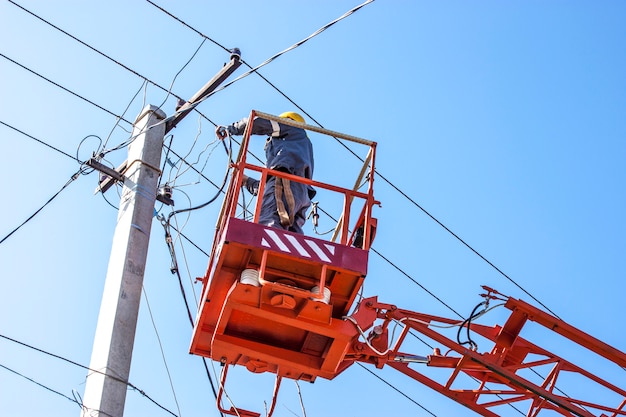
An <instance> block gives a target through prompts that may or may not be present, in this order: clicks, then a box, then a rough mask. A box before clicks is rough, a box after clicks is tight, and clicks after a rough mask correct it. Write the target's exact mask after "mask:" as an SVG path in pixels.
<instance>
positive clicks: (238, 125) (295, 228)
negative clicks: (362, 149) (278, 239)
mask: <svg viewBox="0 0 626 417" xmlns="http://www.w3.org/2000/svg"><path fill="white" fill-rule="evenodd" d="M279 117H281V118H286V119H291V120H293V121H296V122H299V123H304V118H303V117H302V116H300V115H299V114H298V113H294V112H285V113H283V114H281V115H280V116H279ZM247 124H248V118H244V119H242V120H240V121H238V122H235V123H233V124H231V125H229V126H218V127H217V128H216V130H215V133H216V134H217V136H218V137H219V138H220V139H222V140H223V139H224V138H226V137H227V136H228V135H242V134H243V132H244V130H245V129H246V126H247ZM251 133H252V134H253V135H267V136H268V138H267V140H266V142H265V158H266V162H265V163H266V166H267V167H268V168H270V169H273V170H276V171H281V172H286V173H289V174H293V175H297V176H299V177H304V178H308V179H311V178H312V177H313V145H312V144H311V141H310V140H309V138H308V136H307V134H306V131H305V130H304V129H302V128H301V127H294V126H291V125H287V124H282V123H278V122H275V121H273V120H266V119H261V118H256V119H255V120H254V124H253V125H252V132H251ZM243 180H244V181H243V186H244V187H245V188H246V189H247V190H248V191H249V192H250V193H252V194H254V195H256V193H257V191H258V189H259V180H256V179H254V178H250V177H248V176H246V175H244V177H243ZM314 195H315V190H314V189H313V187H311V186H309V185H307V184H302V183H299V182H295V181H290V180H288V179H285V178H279V177H275V176H268V178H267V182H266V184H265V191H264V192H263V202H262V203H261V213H260V215H259V223H260V224H263V225H266V226H271V227H277V228H282V229H285V230H289V231H292V232H295V233H300V234H302V233H303V231H302V226H303V225H304V222H305V220H306V211H307V209H308V208H309V206H310V205H311V198H313V196H314Z"/></svg>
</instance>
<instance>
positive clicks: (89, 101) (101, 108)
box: [0, 0, 132, 125]
mask: <svg viewBox="0 0 626 417" xmlns="http://www.w3.org/2000/svg"><path fill="white" fill-rule="evenodd" d="M9 1H11V0H9ZM0 56H1V57H2V58H4V59H6V60H8V61H11V62H12V63H14V64H15V65H17V66H19V67H20V68H22V69H24V70H26V71H28V72H30V73H31V74H34V75H36V76H38V77H39V78H41V79H43V80H45V81H47V82H49V83H50V84H52V85H54V86H56V87H58V88H60V89H61V90H63V91H65V92H68V93H70V94H72V95H73V96H75V97H78V98H80V99H81V100H84V101H86V102H87V103H89V104H91V105H92V106H95V107H97V108H99V109H100V110H102V111H104V112H106V113H109V114H110V115H111V116H115V117H116V118H118V119H120V120H123V121H125V122H126V123H128V124H130V125H132V123H131V122H129V121H128V120H126V119H124V118H123V117H121V116H118V115H117V114H115V113H113V112H112V111H110V110H107V109H105V108H104V107H102V106H100V105H99V104H96V103H94V102H93V101H91V100H89V99H87V98H85V97H83V96H81V95H80V94H77V93H75V92H73V91H72V90H70V89H68V88H65V87H63V86H62V85H61V84H59V83H57V82H54V81H52V80H51V79H49V78H46V77H44V76H43V75H41V74H39V73H38V72H36V71H34V70H32V69H30V68H28V67H26V66H25V65H22V64H20V63H19V62H17V61H15V60H13V59H11V58H9V57H8V56H6V55H4V54H3V53H0Z"/></svg>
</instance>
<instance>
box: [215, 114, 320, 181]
mask: <svg viewBox="0 0 626 417" xmlns="http://www.w3.org/2000/svg"><path fill="white" fill-rule="evenodd" d="M247 124H248V118H244V119H242V120H240V121H238V122H235V123H233V124H232V125H230V126H227V129H228V132H229V133H230V134H231V135H242V134H243V132H244V130H245V129H246V126H247ZM252 134H253V135H268V136H269V137H268V138H267V142H266V143H265V158H266V166H267V167H268V168H271V169H279V168H284V169H286V170H287V171H289V173H291V174H294V175H298V176H301V177H305V178H309V179H311V178H313V145H312V144H311V141H310V140H309V138H308V136H307V134H306V131H305V130H304V129H302V128H299V127H294V126H290V125H285V124H282V123H277V122H270V121H269V120H266V119H261V118H256V119H255V120H254V124H253V125H252Z"/></svg>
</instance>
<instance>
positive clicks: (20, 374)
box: [0, 364, 111, 416]
mask: <svg viewBox="0 0 626 417" xmlns="http://www.w3.org/2000/svg"><path fill="white" fill-rule="evenodd" d="M0 368H3V369H6V370H7V371H9V372H12V373H13V374H15V375H17V376H19V377H22V378H24V379H26V380H27V381H30V382H32V383H33V384H35V385H38V386H40V387H41V388H44V389H47V390H48V391H50V392H52V393H54V394H56V395H58V396H60V397H63V398H65V399H67V400H70V401H71V402H73V403H76V404H78V406H79V407H80V408H81V409H82V410H86V409H87V407H85V405H84V404H83V403H82V402H80V401H78V400H76V398H70V397H68V396H67V395H65V394H63V393H62V392H59V391H57V390H55V389H52V388H50V387H48V386H46V385H44V384H42V383H41V382H37V381H35V380H34V379H32V378H29V377H27V376H25V375H24V374H22V373H20V372H17V371H16V370H14V369H11V368H9V367H8V366H5V365H3V364H0ZM89 410H90V411H97V412H98V413H101V414H104V415H108V416H111V415H110V414H108V413H106V412H104V411H101V410H94V409H89Z"/></svg>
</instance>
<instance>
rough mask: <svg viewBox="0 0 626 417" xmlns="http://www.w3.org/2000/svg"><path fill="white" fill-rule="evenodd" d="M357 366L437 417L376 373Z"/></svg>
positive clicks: (363, 366)
mask: <svg viewBox="0 0 626 417" xmlns="http://www.w3.org/2000/svg"><path fill="white" fill-rule="evenodd" d="M357 365H359V366H360V367H361V368H363V369H365V370H366V371H367V372H369V373H370V374H371V375H373V376H375V377H376V378H378V379H379V380H380V381H382V382H383V383H385V384H387V385H388V386H389V387H390V388H392V389H393V390H394V391H396V392H398V393H399V394H400V395H402V396H403V397H404V398H406V399H407V400H409V401H411V402H412V403H413V404H415V405H417V406H418V407H419V408H421V409H422V410H424V411H426V412H427V413H428V414H430V415H431V416H434V417H437V415H436V414H434V413H433V412H432V411H430V410H429V409H427V408H425V407H424V406H423V405H421V404H420V403H418V402H417V401H415V400H414V399H413V398H411V397H409V396H408V395H406V394H405V393H404V392H402V391H400V390H399V389H398V388H396V387H395V386H394V385H393V384H392V383H390V382H389V381H387V380H385V379H383V378H382V377H381V376H380V375H377V374H376V373H374V372H372V371H371V370H370V369H368V368H366V367H365V365H363V364H361V363H358V362H357Z"/></svg>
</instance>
